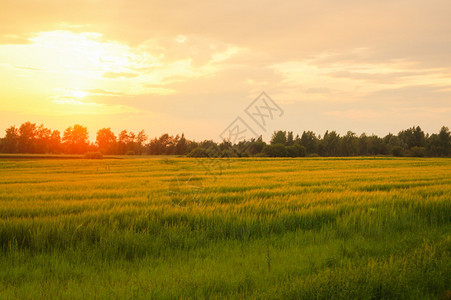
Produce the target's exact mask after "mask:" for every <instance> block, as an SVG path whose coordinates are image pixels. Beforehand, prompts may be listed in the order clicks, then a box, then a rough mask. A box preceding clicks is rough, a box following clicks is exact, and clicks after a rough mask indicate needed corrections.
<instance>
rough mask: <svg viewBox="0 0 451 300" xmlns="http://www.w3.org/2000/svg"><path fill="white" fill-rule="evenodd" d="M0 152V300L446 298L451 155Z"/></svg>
mask: <svg viewBox="0 0 451 300" xmlns="http://www.w3.org/2000/svg"><path fill="white" fill-rule="evenodd" d="M209 162H210V161H208V159H205V160H203V161H202V163H199V161H198V160H195V159H186V158H168V157H166V158H154V159H121V160H80V159H79V160H71V159H65V160H55V159H53V160H46V159H41V160H13V159H3V160H0V298H1V299H16V298H18V299H29V298H30V299H34V298H37V299H53V298H74V299H84V298H96V299H124V298H135V299H140V298H142V299H149V298H155V299H180V298H196V299H198V298H231V299H236V298H259V299H262V298H263V299H267V298H271V299H411V298H414V299H440V298H441V297H444V296H445V295H446V293H448V292H447V290H451V160H450V159H432V158H428V159H419V158H302V159H266V158H253V159H250V158H249V159H231V160H226V161H223V162H222V164H223V167H225V168H224V169H223V170H222V172H220V171H219V170H218V169H216V168H213V169H211V170H210V171H211V172H207V173H206V172H205V169H204V168H203V165H204V164H207V163H209Z"/></svg>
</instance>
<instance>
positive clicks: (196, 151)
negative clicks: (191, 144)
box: [187, 147, 208, 157]
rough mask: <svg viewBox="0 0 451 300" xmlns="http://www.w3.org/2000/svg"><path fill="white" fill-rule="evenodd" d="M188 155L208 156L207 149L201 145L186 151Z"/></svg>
mask: <svg viewBox="0 0 451 300" xmlns="http://www.w3.org/2000/svg"><path fill="white" fill-rule="evenodd" d="M187 156H188V157H208V154H207V151H205V149H203V148H201V147H197V148H194V149H193V151H191V152H190V153H188V155H187Z"/></svg>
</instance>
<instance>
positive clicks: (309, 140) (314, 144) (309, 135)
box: [300, 131, 319, 154]
mask: <svg viewBox="0 0 451 300" xmlns="http://www.w3.org/2000/svg"><path fill="white" fill-rule="evenodd" d="M300 144H301V145H302V146H304V147H305V149H306V150H307V153H308V154H311V153H318V145H319V139H318V138H317V137H316V135H315V133H314V132H313V131H304V132H303V133H302V136H301V139H300Z"/></svg>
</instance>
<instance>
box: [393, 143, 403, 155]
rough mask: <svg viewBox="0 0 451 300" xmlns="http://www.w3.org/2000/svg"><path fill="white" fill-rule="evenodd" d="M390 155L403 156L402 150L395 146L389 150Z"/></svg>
mask: <svg viewBox="0 0 451 300" xmlns="http://www.w3.org/2000/svg"><path fill="white" fill-rule="evenodd" d="M391 153H392V154H393V156H398V157H400V156H403V155H404V150H403V149H402V147H401V146H395V147H393V148H392V149H391Z"/></svg>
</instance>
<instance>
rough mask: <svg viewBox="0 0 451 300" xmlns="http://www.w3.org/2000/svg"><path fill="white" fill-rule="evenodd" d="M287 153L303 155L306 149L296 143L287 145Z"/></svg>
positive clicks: (293, 155) (292, 155)
mask: <svg viewBox="0 0 451 300" xmlns="http://www.w3.org/2000/svg"><path fill="white" fill-rule="evenodd" d="M287 154H288V156H290V157H305V156H306V154H307V151H306V149H305V147H304V146H301V145H298V144H296V145H293V146H288V147H287Z"/></svg>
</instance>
